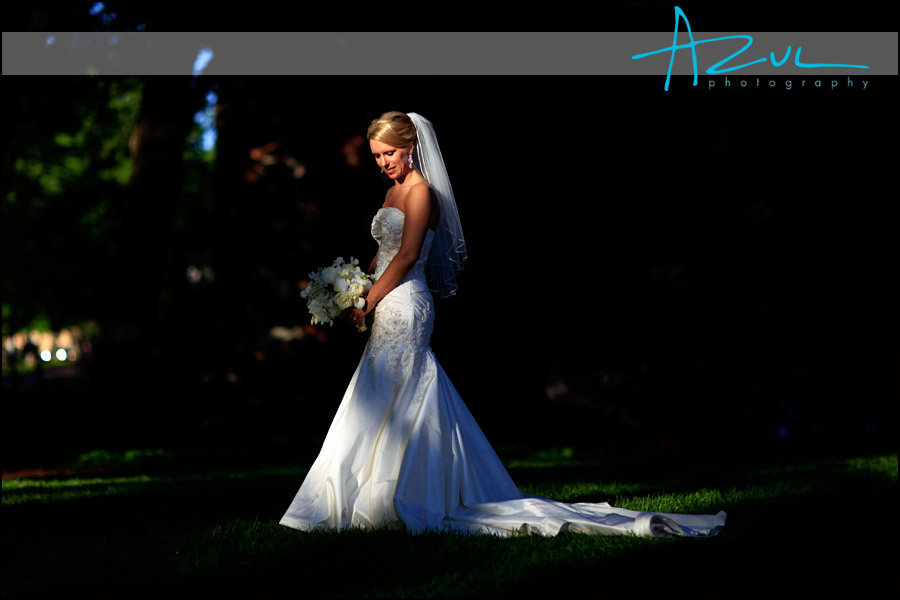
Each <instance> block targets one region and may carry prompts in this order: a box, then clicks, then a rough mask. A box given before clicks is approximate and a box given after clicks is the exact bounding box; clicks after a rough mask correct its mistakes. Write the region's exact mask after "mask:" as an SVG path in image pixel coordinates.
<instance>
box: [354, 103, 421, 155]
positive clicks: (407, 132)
mask: <svg viewBox="0 0 900 600" xmlns="http://www.w3.org/2000/svg"><path fill="white" fill-rule="evenodd" d="M366 139H367V140H375V141H378V142H382V143H384V144H388V145H389V146H394V147H395V148H409V147H410V146H411V145H412V144H414V143H415V142H416V126H415V125H414V124H413V122H412V119H410V118H409V117H408V116H407V115H406V113H402V112H400V111H396V110H392V111H390V112H386V113H384V114H383V115H381V116H380V117H378V118H377V119H375V120H374V121H372V124H371V125H369V130H368V131H367V132H366Z"/></svg>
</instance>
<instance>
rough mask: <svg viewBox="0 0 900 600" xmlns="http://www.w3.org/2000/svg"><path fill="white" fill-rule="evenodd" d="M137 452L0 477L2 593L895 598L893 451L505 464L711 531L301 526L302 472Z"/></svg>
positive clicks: (545, 488) (520, 479)
mask: <svg viewBox="0 0 900 600" xmlns="http://www.w3.org/2000/svg"><path fill="white" fill-rule="evenodd" d="M98 456H99V455H98ZM135 456H138V457H139V458H141V459H142V460H141V461H138V462H135V461H134V460H122V457H121V456H109V457H103V456H99V458H98V457H96V456H95V457H94V459H93V462H94V463H97V462H99V461H101V459H106V460H109V461H110V462H111V463H113V464H115V465H116V466H117V469H116V470H115V471H113V472H110V473H100V474H97V473H93V474H85V475H71V476H52V477H42V478H37V477H32V478H18V479H7V480H4V481H3V500H2V527H3V550H2V551H3V577H2V594H3V597H4V598H7V597H8V598H16V597H29V596H31V597H36V596H40V597H46V596H66V597H72V596H81V597H101V596H105V597H123V596H128V597H170V596H177V597H195V596H240V597H260V596H270V597H271V596H277V597H307V596H308V597H321V596H335V597H347V596H393V597H398V596H479V597H480V596H513V597H520V596H567V595H580V596H584V595H587V596H596V597H604V598H620V597H622V598H623V597H628V598H642V597H651V596H652V597H659V596H691V597H709V598H731V597H745V598H773V597H785V598H799V597H809V598H822V597H824V598H827V597H847V598H875V597H896V596H897V595H898V592H900V588H898V577H897V563H898V557H900V553H898V532H900V530H898V520H897V508H898V486H897V455H896V454H891V455H876V456H859V457H846V458H836V457H829V458H809V457H807V458H794V459H790V460H788V459H768V460H762V459H760V460H754V461H750V460H743V461H738V460H733V461H724V460H723V461H699V460H692V461H690V462H688V461H686V460H676V459H660V458H649V457H645V458H632V459H619V460H583V459H579V458H578V457H577V456H575V454H574V453H573V452H557V453H550V455H547V454H544V455H533V456H531V457H525V458H519V459H515V460H510V461H509V462H508V463H507V465H508V467H509V468H510V472H511V474H512V475H513V478H514V479H515V480H516V481H517V483H518V484H519V485H520V487H521V489H522V491H523V492H525V493H531V494H540V495H545V496H549V497H553V498H555V499H557V500H562V501H566V502H582V501H608V502H610V503H611V504H613V505H615V506H621V507H624V508H630V509H635V510H653V511H660V512H688V513H709V512H716V511H718V510H726V511H727V512H728V515H729V517H728V524H727V525H726V527H725V529H724V530H723V532H722V533H721V534H720V535H719V536H718V537H716V538H710V539H643V538H636V537H631V536H609V537H606V536H588V535H579V534H565V535H561V536H559V537H556V538H542V537H539V536H516V537H512V538H506V539H504V538H497V537H492V536H456V535H451V534H428V535H421V536H410V535H407V534H405V533H403V532H398V531H387V530H378V531H360V530H350V531H343V532H324V533H301V532H298V531H294V530H290V529H286V528H284V527H281V526H279V525H278V524H277V522H278V519H279V518H280V517H281V515H282V513H283V511H284V510H285V508H286V507H287V505H288V504H289V503H290V500H291V499H292V498H293V495H294V493H295V492H296V489H297V487H298V486H299V484H300V482H301V481H302V478H303V474H304V472H305V469H304V468H301V467H297V466H284V465H278V464H268V465H259V466H255V467H254V466H248V465H246V464H244V465H243V466H239V467H235V468H232V469H228V468H225V467H226V466H225V465H222V464H218V465H206V466H202V465H201V464H199V463H198V464H187V466H184V464H182V468H180V469H179V468H175V466H177V464H178V463H179V462H180V461H179V460H177V458H176V459H173V458H172V457H171V456H168V455H165V453H156V454H155V453H153V452H149V453H148V452H144V453H138V454H137V455H135V454H132V455H131V457H132V459H133V458H134V457H135ZM157 458H158V460H157V461H156V463H154V460H155V459H157ZM82 462H83V463H84V464H87V463H90V462H91V461H90V460H89V461H87V463H85V462H84V461H82ZM129 464H131V465H132V466H134V465H135V464H140V471H139V472H138V471H134V469H132V470H131V471H129V470H128V469H127V468H125V467H127V466H128V465H129ZM123 465H125V467H123Z"/></svg>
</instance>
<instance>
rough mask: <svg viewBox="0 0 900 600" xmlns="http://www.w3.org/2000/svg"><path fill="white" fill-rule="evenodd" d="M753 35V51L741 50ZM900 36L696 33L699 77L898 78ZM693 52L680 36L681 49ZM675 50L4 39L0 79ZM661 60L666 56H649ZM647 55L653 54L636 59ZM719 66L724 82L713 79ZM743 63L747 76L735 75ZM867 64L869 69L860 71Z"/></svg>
mask: <svg viewBox="0 0 900 600" xmlns="http://www.w3.org/2000/svg"><path fill="white" fill-rule="evenodd" d="M749 37H752V44H750V45H749V47H747V48H746V49H745V50H743V51H742V48H744V47H745V46H746V45H747V44H748V42H749V41H750V40H749V39H748V38H749ZM897 37H898V36H897V32H874V33H873V32H861V33H860V32H856V33H841V32H813V33H809V32H800V33H787V32H766V33H746V32H744V33H706V32H695V33H694V34H693V39H694V43H695V46H694V49H695V50H696V55H697V74H698V76H700V77H709V76H713V75H735V76H738V75H751V74H752V75H767V76H774V75H792V76H796V75H799V74H804V75H809V76H810V77H813V76H815V74H820V75H831V74H846V75H860V76H863V75H897V61H898V58H897V56H898V52H897V51H898V48H897ZM720 38H725V39H720ZM688 42H689V38H688V36H687V34H686V33H680V34H679V37H678V43H679V44H684V45H687V44H688ZM672 45H673V33H672V32H650V33H647V32H636V33H628V32H625V33H622V32H612V33H610V32H606V33H604V32H282V33H259V32H248V33H224V32H222V33H216V32H178V33H167V32H127V33H122V32H89V33H85V32H56V33H50V32H4V33H3V47H2V50H3V59H2V67H3V71H2V72H3V75H84V74H89V73H95V74H100V75H183V74H191V73H196V74H199V73H201V72H202V73H205V74H217V75H657V74H658V75H662V76H665V75H666V73H667V72H668V71H669V64H670V61H671V58H672V51H671V47H672ZM666 48H669V50H664V49H666ZM658 50H664V51H662V52H658V53H656V54H649V53H652V52H654V51H658ZM798 54H799V57H798ZM640 55H646V56H644V57H642V58H633V57H635V56H640ZM732 55H735V56H733V58H730V60H729V57H731V56H732ZM722 61H724V62H722ZM720 62H722V64H721V66H720V67H719V71H718V72H715V73H707V71H708V70H709V69H710V68H713V67H714V66H715V65H716V64H717V63H720ZM749 63H752V64H749ZM798 64H799V65H807V66H805V67H804V66H798ZM742 65H747V66H743V67H742V68H738V69H734V67H741V66H742ZM776 65H777V66H776ZM810 65H829V66H810ZM834 65H850V66H834ZM863 66H864V67H868V68H865V69H863V68H857V67H863ZM729 69H731V70H729ZM693 73H694V66H693V60H692V52H691V49H690V48H689V47H684V48H681V49H679V50H677V52H676V55H675V60H674V63H673V64H672V74H673V75H690V74H693Z"/></svg>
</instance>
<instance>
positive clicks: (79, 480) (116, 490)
mask: <svg viewBox="0 0 900 600" xmlns="http://www.w3.org/2000/svg"><path fill="white" fill-rule="evenodd" d="M305 473H306V469H305V468H303V467H284V466H280V467H268V468H256V469H249V470H247V469H245V470H239V471H225V470H216V471H213V472H210V473H200V474H196V473H195V474H190V475H168V476H167V475H146V474H144V475H131V476H110V477H103V476H94V477H70V478H64V479H53V478H41V479H34V478H10V479H5V480H3V506H15V505H22V504H30V503H47V502H61V501H66V500H81V499H88V498H99V497H104V496H116V495H123V494H136V493H141V492H142V491H147V490H148V489H152V488H153V487H166V486H168V487H170V488H171V487H172V486H173V485H174V486H177V485H184V484H206V483H215V482H221V481H229V480H232V481H233V480H242V479H259V478H279V477H283V478H289V479H291V480H295V481H299V480H300V479H302V477H303V475H304V474H305Z"/></svg>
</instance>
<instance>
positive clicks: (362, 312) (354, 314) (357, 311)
mask: <svg viewBox="0 0 900 600" xmlns="http://www.w3.org/2000/svg"><path fill="white" fill-rule="evenodd" d="M370 312H372V311H371V308H370V305H369V302H368V301H366V304H365V306H364V307H363V308H356V307H355V306H354V307H350V308H348V309H347V310H345V311H344V317H345V318H346V319H347V320H348V321H350V324H351V325H353V326H355V327H356V328H357V329H359V330H360V331H365V330H366V316H368V314H369V313H370Z"/></svg>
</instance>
